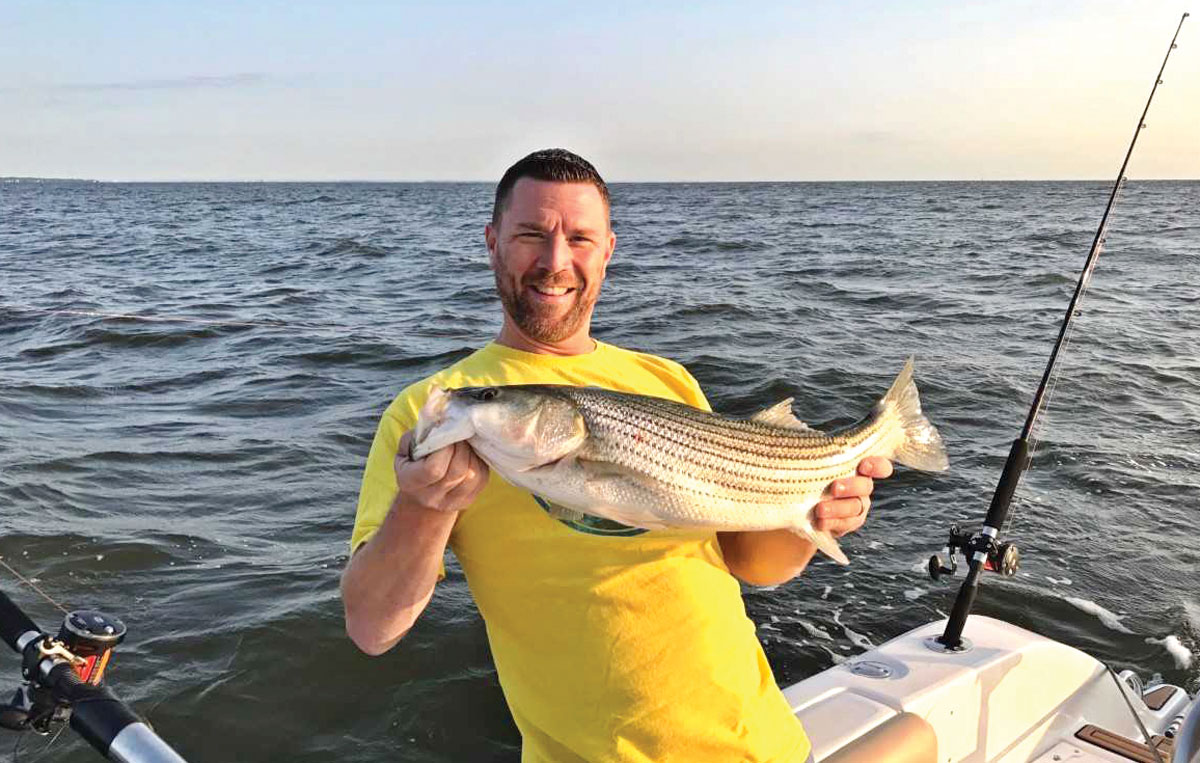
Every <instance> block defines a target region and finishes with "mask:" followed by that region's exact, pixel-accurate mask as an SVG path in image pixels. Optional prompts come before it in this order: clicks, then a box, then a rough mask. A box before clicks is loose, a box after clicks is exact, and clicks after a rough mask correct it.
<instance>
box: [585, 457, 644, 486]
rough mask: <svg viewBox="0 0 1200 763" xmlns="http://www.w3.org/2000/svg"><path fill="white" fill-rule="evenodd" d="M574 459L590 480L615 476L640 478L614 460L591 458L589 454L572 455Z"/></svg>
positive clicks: (613, 477)
mask: <svg viewBox="0 0 1200 763" xmlns="http://www.w3.org/2000/svg"><path fill="white" fill-rule="evenodd" d="M572 461H573V464H574V465H575V466H577V467H578V468H579V469H581V470H582V471H583V473H584V474H585V475H587V479H588V480H589V481H591V480H603V479H615V478H621V479H628V480H634V481H637V480H638V479H639V475H638V474H637V473H636V472H632V471H630V470H629V469H626V468H625V467H623V466H619V465H617V464H614V463H613V462H612V461H603V460H597V459H591V458H588V457H587V456H578V455H577V456H572Z"/></svg>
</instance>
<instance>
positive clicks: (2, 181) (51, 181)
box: [0, 176, 1200, 185]
mask: <svg viewBox="0 0 1200 763" xmlns="http://www.w3.org/2000/svg"><path fill="white" fill-rule="evenodd" d="M1128 182H1130V183H1196V182H1200V178H1140V179H1138V178H1131V179H1129V181H1128ZM495 183H496V181H495V180H95V179H89V178H42V177H11V176H0V185H481V184H488V185H495ZM832 183H846V184H850V183H862V184H869V183H1110V184H1111V183H1112V178H1047V179H1037V180H1030V179H1014V178H1007V179H996V180H992V179H978V178H977V179H963V178H955V179H912V180H612V181H609V185H755V184H757V185H769V184H774V185H804V184H810V185H816V184H832Z"/></svg>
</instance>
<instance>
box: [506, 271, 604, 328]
mask: <svg viewBox="0 0 1200 763" xmlns="http://www.w3.org/2000/svg"><path fill="white" fill-rule="evenodd" d="M495 276H496V291H497V292H499V294H500V303H501V304H502V305H504V312H506V313H508V317H510V318H512V320H513V322H514V323H516V324H517V327H518V328H520V329H521V331H522V332H523V333H524V334H525V336H527V337H529V338H530V339H533V340H535V341H538V342H545V343H547V344H550V343H553V342H561V341H562V340H564V339H566V338H567V337H569V336H571V335H573V334H574V333H575V332H576V331H578V330H579V328H580V327H581V326H582V325H583V324H584V322H585V321H586V320H587V319H588V316H589V314H590V313H591V309H592V306H593V305H595V304H596V298H597V297H598V296H599V289H597V290H595V291H592V290H591V289H590V288H588V286H587V285H586V284H583V283H580V282H579V281H578V280H576V279H574V278H571V277H570V276H558V277H555V276H554V275H551V274H548V273H540V274H534V275H531V276H527V277H525V278H524V279H522V281H521V283H519V284H514V283H512V282H511V280H510V279H508V278H506V277H505V276H504V275H503V274H502V273H501V272H500V270H498V269H497V270H496V271H495ZM529 286H540V287H542V288H554V287H568V288H572V287H573V288H574V289H575V290H574V291H572V292H571V295H572V296H574V298H575V301H574V302H573V303H572V304H571V306H570V308H568V309H567V312H566V313H563V314H560V313H559V311H558V308H556V307H553V306H551V305H543V304H539V303H537V302H535V301H534V300H533V299H532V298H531V297H530V296H529V293H528V291H526V287H529Z"/></svg>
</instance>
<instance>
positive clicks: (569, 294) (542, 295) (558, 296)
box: [526, 284, 576, 304]
mask: <svg viewBox="0 0 1200 763" xmlns="http://www.w3.org/2000/svg"><path fill="white" fill-rule="evenodd" d="M526 288H527V289H528V290H529V292H530V293H531V296H532V297H533V299H534V300H536V301H538V302H542V303H550V304H555V303H558V302H566V301H568V300H570V299H573V298H574V296H575V292H576V288H575V287H574V286H543V285H540V284H529V285H528V286H527V287H526Z"/></svg>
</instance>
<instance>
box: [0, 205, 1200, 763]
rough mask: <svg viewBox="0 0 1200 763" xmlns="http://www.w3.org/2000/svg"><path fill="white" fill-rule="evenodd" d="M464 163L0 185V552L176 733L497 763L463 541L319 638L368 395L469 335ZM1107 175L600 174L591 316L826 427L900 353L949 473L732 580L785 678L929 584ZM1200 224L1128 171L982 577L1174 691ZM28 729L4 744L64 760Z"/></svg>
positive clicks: (965, 510) (732, 408)
mask: <svg viewBox="0 0 1200 763" xmlns="http://www.w3.org/2000/svg"><path fill="white" fill-rule="evenodd" d="M491 192H492V189H491V187H490V186H488V185H482V184H479V185H474V184H452V185H438V184H431V185H424V184H399V185H361V184H327V185H307V184H245V185H237V184H164V185H120V184H99V185H89V186H24V185H22V186H17V185H8V186H0V518H2V524H0V556H3V558H4V559H5V560H6V561H8V562H9V563H11V564H13V565H14V566H15V567H17V568H18V569H19V570H21V571H22V572H23V573H24V574H25V575H27V576H29V577H31V578H34V579H36V581H37V583H38V584H39V585H40V586H41V587H42V588H44V589H45V590H46V591H47V592H48V593H50V595H51V596H53V597H55V598H56V599H58V600H60V601H62V602H64V603H65V604H67V605H69V606H74V607H81V606H96V607H101V608H104V609H106V610H108V611H111V612H112V613H114V614H117V615H119V616H121V617H123V618H124V619H125V621H126V622H127V623H128V625H129V627H130V637H129V639H128V641H127V643H126V644H125V645H124V646H123V647H122V649H121V651H120V653H119V656H118V658H117V659H116V661H115V664H114V666H113V669H112V672H111V680H112V683H113V685H114V687H115V688H116V689H117V690H118V691H119V692H121V693H122V694H123V695H124V696H125V697H127V698H129V699H130V700H132V701H133V702H134V704H135V705H136V706H137V708H138V709H139V710H140V711H141V712H143V713H144V714H147V715H149V717H150V719H151V721H152V722H153V723H154V725H155V726H156V727H157V729H158V730H159V731H160V732H161V733H162V735H163V736H164V737H166V738H168V739H169V740H171V741H172V742H173V743H174V744H175V745H176V746H177V747H178V749H179V750H180V751H181V752H182V753H183V754H184V755H185V756H188V757H190V758H192V759H193V760H196V761H201V760H226V759H230V758H231V756H232V757H236V758H237V759H238V760H241V761H278V760H291V761H327V760H331V759H335V758H336V759H338V760H343V761H395V760H404V761H464V760H472V761H475V760H481V761H482V760H497V761H514V760H516V759H517V754H518V753H517V751H518V748H519V738H518V735H517V733H516V731H515V729H514V727H513V725H512V723H511V721H510V720H509V717H508V714H507V710H506V708H505V705H504V701H503V697H502V695H501V694H500V691H499V688H498V685H497V681H496V676H495V672H494V670H493V668H492V665H491V660H490V656H489V654H488V648H487V641H486V637H485V634H484V628H483V624H482V622H481V621H480V619H479V616H478V614H477V612H476V611H475V609H474V606H473V605H472V603H471V599H470V595H469V593H468V591H467V587H466V584H465V582H464V580H463V579H462V576H461V573H460V572H458V570H457V568H456V567H454V566H453V565H451V570H450V577H449V579H448V580H447V581H446V582H445V583H444V584H442V585H441V586H440V587H439V589H438V592H437V595H436V597H435V598H434V600H433V603H432V604H431V605H430V608H429V610H428V611H427V612H426V614H425V615H424V617H423V618H422V620H421V622H420V623H419V624H418V626H417V628H416V629H415V630H414V631H413V633H412V634H410V635H409V636H408V637H407V638H406V639H405V640H404V642H403V643H402V644H401V646H400V647H398V648H397V649H395V650H393V651H392V652H391V653H389V654H387V655H386V656H384V657H382V658H377V659H371V658H368V657H365V656H363V655H360V654H358V653H357V652H356V650H355V649H354V647H353V646H352V645H351V644H350V642H349V641H348V640H347V639H346V637H345V636H344V634H343V626H342V616H341V606H340V601H339V598H338V591H337V583H338V575H339V573H340V570H341V568H342V566H343V565H344V563H345V561H346V553H347V540H348V538H349V534H350V528H351V524H352V521H353V513H354V503H355V497H356V494H357V490H358V480H359V475H360V471H361V468H362V465H363V461H364V458H365V456H366V453H367V449H368V446H369V444H370V440H371V437H372V434H373V432H374V428H375V424H376V422H377V420H378V417H379V415H380V413H381V412H382V410H383V408H384V406H385V405H386V404H387V402H388V401H389V400H390V399H391V397H392V396H393V395H394V394H395V393H396V392H397V391H399V390H400V389H401V388H402V387H403V386H405V385H406V384H407V383H409V382H411V381H414V380H416V379H417V378H419V377H422V376H424V375H426V374H429V373H432V372H433V371H435V370H437V369H438V368H440V367H442V366H444V365H446V364H448V363H450V362H452V361H454V360H455V359H457V358H459V357H462V356H463V355H465V354H466V353H468V352H470V351H471V350H472V349H473V348H476V347H478V346H480V345H482V344H483V343H485V342H487V341H488V340H489V339H490V338H491V337H492V336H493V335H494V334H495V332H496V330H497V328H498V326H499V315H500V308H499V303H498V302H497V300H496V299H495V297H494V295H493V286H492V280H491V274H490V272H489V270H488V268H487V258H486V252H485V249H484V246H483V225H484V223H485V222H486V218H487V216H488V214H489V212H490V205H491ZM1107 192H1108V188H1107V185H1106V184H1103V183H1087V182H1070V183H836V184H819V183H818V184H701V185H674V184H671V185H656V184H636V185H617V186H615V187H614V188H613V199H614V219H615V227H616V230H617V234H618V237H619V242H618V246H617V254H616V256H615V258H614V260H613V264H612V266H611V268H610V270H609V277H608V282H607V283H606V285H605V289H604V293H603V295H602V297H601V301H600V304H599V307H598V311H597V317H596V324H595V333H596V335H597V336H598V337H600V338H602V339H604V340H607V341H609V342H613V343H615V344H618V345H622V346H626V347H630V348H635V349H639V350H646V351H650V352H655V353H658V354H661V355H665V356H668V357H671V358H674V359H676V360H679V361H681V362H683V363H684V364H685V365H687V367H688V368H689V369H691V371H692V372H693V374H694V375H695V376H696V377H697V378H698V379H699V380H700V382H701V384H702V385H703V386H704V388H705V390H706V391H707V393H708V395H709V397H710V399H711V400H712V402H713V404H714V406H715V407H716V408H717V409H718V410H723V411H728V412H732V413H738V414H747V413H750V412H752V411H754V410H757V409H759V408H762V407H764V406H766V405H768V404H771V403H774V402H777V401H778V400H780V399H782V398H784V397H787V396H795V398H796V400H797V403H796V410H797V413H798V415H799V416H800V417H801V418H803V419H805V420H807V421H809V422H812V423H814V424H817V425H827V424H840V423H846V422H848V421H850V420H852V419H854V418H857V417H858V416H859V415H860V414H862V413H863V412H864V410H865V409H866V408H867V407H868V406H869V405H870V404H871V402H872V401H873V400H874V399H875V397H877V396H878V395H879V394H880V393H882V391H883V390H884V389H886V387H887V385H888V383H889V382H890V380H891V378H892V376H893V375H894V374H895V373H896V372H897V371H898V370H899V368H900V366H901V364H902V363H903V361H904V358H905V357H907V356H908V355H910V354H912V355H915V356H916V358H917V377H918V383H919V385H920V387H921V390H922V395H923V398H924V402H925V407H926V409H927V410H928V411H929V414H930V416H931V418H933V419H934V421H935V422H936V423H937V424H938V425H939V427H940V428H941V430H942V433H943V434H944V436H945V439H946V442H947V444H948V446H949V450H950V454H951V460H952V468H951V470H950V471H949V472H948V473H946V474H945V475H940V476H935V477H929V476H925V475H916V474H912V473H902V474H899V475H898V476H897V477H895V478H894V479H892V480H889V481H888V482H887V483H884V484H881V485H880V486H879V488H878V492H877V497H876V504H875V506H876V508H875V509H874V511H873V512H872V518H871V521H870V522H869V523H868V525H867V527H866V528H864V531H863V532H861V533H860V534H859V535H857V536H855V537H853V538H851V539H849V540H848V541H846V542H845V543H844V546H845V547H846V548H847V551H848V553H849V554H850V556H851V559H852V560H853V563H852V564H851V566H850V567H848V568H845V569H842V568H838V567H836V566H835V565H833V564H831V563H829V562H825V561H821V562H818V563H815V564H814V565H813V567H812V568H811V569H810V570H809V571H808V572H807V573H806V574H805V575H804V576H803V577H802V578H801V579H799V580H796V581H793V582H792V583H789V584H787V585H784V586H780V587H778V588H776V589H774V590H754V591H748V592H747V596H746V601H747V606H748V609H749V612H750V615H751V617H752V618H753V619H754V620H755V621H756V622H757V623H759V624H760V634H761V636H762V638H763V640H764V642H765V644H766V648H767V653H768V655H769V657H770V659H771V663H772V665H773V666H774V669H775V671H776V676H777V677H778V679H779V681H780V682H781V683H784V684H786V683H790V682H794V681H796V680H799V679H801V678H803V677H805V676H807V675H810V674H812V673H813V672H815V671H818V670H821V669H823V668H827V667H829V666H830V665H832V664H834V662H836V661H838V660H840V659H843V658H845V657H846V656H849V655H852V654H854V653H856V652H859V651H861V650H862V648H863V645H864V644H865V641H864V640H863V638H861V637H865V638H866V639H869V640H870V641H871V642H872V643H875V644H879V643H881V642H882V641H884V640H886V639H888V638H890V637H892V636H895V635H897V634H899V633H902V632H903V631H905V630H907V629H909V628H912V627H914V626H917V625H919V624H921V623H923V622H926V621H928V620H929V619H931V618H936V617H940V616H941V614H942V613H944V612H946V611H948V609H949V606H950V601H951V597H952V592H953V590H954V589H953V587H951V586H947V585H940V586H934V585H933V584H931V583H930V582H929V581H928V580H927V578H926V576H925V574H924V572H923V571H922V568H923V565H924V561H925V559H926V558H927V556H928V555H929V554H930V553H931V552H933V551H935V550H937V549H938V547H939V546H941V545H942V543H943V542H944V538H945V533H946V530H947V528H948V527H949V525H950V524H951V523H953V522H956V521H962V522H968V523H970V524H971V525H972V526H975V525H976V524H977V522H978V520H979V518H981V516H982V514H983V512H984V510H985V509H986V506H987V503H988V500H989V497H990V494H991V489H992V487H993V485H994V482H995V480H996V477H997V474H998V472H999V470H1000V467H1001V465H1002V462H1003V459H1004V456H1005V455H1006V453H1007V450H1008V443H1009V441H1010V440H1011V439H1012V438H1013V437H1015V436H1016V434H1017V433H1018V431H1019V430H1020V427H1021V424H1022V423H1023V422H1024V417H1025V412H1026V408H1027V406H1028V404H1029V401H1030V399H1031V397H1032V394H1033V391H1034V388H1035V387H1036V383H1037V380H1038V377H1039V376H1040V374H1041V372H1042V369H1043V366H1044V363H1045V360H1046V357H1047V355H1048V353H1049V350H1050V346H1051V343H1052V341H1053V339H1054V336H1055V335H1056V332H1057V327H1058V322H1059V320H1060V319H1061V317H1062V314H1063V311H1064V309H1065V307H1066V304H1067V301H1068V299H1069V297H1070V294H1071V291H1072V289H1073V288H1074V284H1075V279H1076V274H1077V271H1078V269H1079V267H1080V266H1081V265H1082V263H1083V260H1084V258H1085V256H1086V253H1087V250H1088V246H1089V245H1090V244H1091V241H1092V236H1093V234H1094V231H1095V226H1096V224H1097V222H1098V220H1099V216H1100V213H1101V211H1102V209H1103V206H1104V203H1105V201H1106V197H1107ZM1198 255H1200V183H1194V182H1192V183H1183V182H1154V183H1134V184H1131V185H1130V186H1129V187H1128V188H1127V189H1126V191H1125V194H1124V198H1123V200H1122V202H1121V205H1120V206H1119V207H1118V211H1117V215H1116V217H1115V219H1114V221H1113V228H1112V231H1111V234H1110V236H1109V241H1108V246H1107V250H1106V252H1105V255H1104V256H1103V257H1102V258H1101V260H1100V265H1099V267H1098V269H1097V271H1096V275H1095V278H1094V281H1093V286H1092V289H1091V291H1090V292H1089V294H1088V299H1087V300H1086V301H1085V303H1084V309H1083V311H1082V314H1081V316H1080V318H1079V320H1078V321H1077V329H1076V331H1075V337H1074V340H1073V342H1072V344H1071V346H1070V348H1069V350H1068V352H1067V353H1066V355H1065V361H1064V364H1063V371H1062V375H1061V380H1060V383H1059V384H1058V387H1057V392H1056V396H1055V397H1054V400H1053V402H1052V404H1051V406H1050V409H1049V415H1048V418H1047V423H1046V426H1045V428H1044V429H1043V431H1042V441H1041V447H1040V450H1039V451H1038V456H1037V458H1036V466H1035V469H1034V471H1033V472H1032V473H1031V474H1030V476H1029V477H1028V479H1027V480H1026V482H1025V484H1024V485H1023V487H1022V489H1021V491H1020V493H1019V497H1018V505H1017V509H1016V512H1017V513H1016V517H1015V519H1014V520H1013V522H1012V523H1011V527H1010V533H1011V538H1012V539H1013V540H1016V541H1017V542H1019V543H1020V544H1021V547H1022V550H1023V552H1024V567H1023V569H1022V571H1021V573H1020V574H1019V575H1018V576H1017V577H1016V578H1014V579H1013V580H1012V581H1008V582H1001V581H993V582H991V583H990V584H989V585H988V587H987V588H986V589H985V594H984V597H983V599H982V602H981V605H980V609H981V610H982V611H983V612H986V613H988V614H991V615H995V616H998V617H1002V618H1005V619H1008V620H1011V621H1013V622H1016V623H1018V624H1020V625H1022V626H1025V627H1028V628H1031V629H1033V630H1036V631H1038V632H1040V633H1044V634H1047V635H1049V636H1052V637H1054V638H1057V639H1061V640H1064V641H1066V642H1068V643H1070V644H1073V645H1075V646H1078V647H1080V648H1082V649H1085V650H1087V651H1089V652H1090V653H1092V654H1094V655H1096V656H1097V657H1100V658H1102V659H1105V660H1109V661H1111V662H1113V663H1114V664H1115V665H1117V666H1120V667H1132V668H1134V669H1136V670H1138V671H1140V672H1142V673H1143V674H1144V675H1145V676H1147V677H1149V676H1151V675H1155V674H1157V675H1159V676H1161V677H1162V678H1163V679H1166V680H1169V681H1172V682H1176V683H1182V684H1185V685H1188V686H1189V687H1191V688H1192V689H1195V688H1196V681H1197V672H1196V670H1197V669H1196V667H1194V666H1193V667H1191V668H1186V667H1184V666H1183V662H1182V661H1180V660H1178V659H1177V658H1176V657H1173V656H1172V654H1171V653H1169V652H1168V650H1166V649H1165V648H1164V647H1163V646H1162V645H1161V644H1159V643H1155V642H1153V641H1147V639H1162V638H1164V637H1166V636H1168V635H1175V636H1176V637H1177V638H1178V639H1179V640H1180V642H1181V643H1182V645H1183V646H1184V647H1186V648H1188V649H1192V650H1196V649H1197V646H1198V644H1197V641H1198V635H1197V628H1198V627H1200V593H1198V592H1197V591H1198V590H1200V585H1198V584H1200V567H1198V564H1200V553H1197V549H1196V546H1197V541H1196V533H1195V527H1196V523H1197V517H1198V516H1200V502H1198V500H1197V498H1198V497H1200V471H1198V470H1200V356H1198V352H1200V350H1198V347H1200V328H1198V327H1200V256H1198ZM0 587H2V588H3V590H5V591H6V592H9V593H10V594H11V595H12V596H13V597H14V598H15V599H16V600H17V601H18V602H19V603H21V604H22V605H23V606H25V607H27V608H28V609H29V611H30V612H31V613H32V614H34V615H35V616H36V617H37V618H38V619H39V620H40V621H41V622H42V623H43V624H44V625H45V626H46V627H50V626H51V625H56V622H57V620H58V618H59V617H61V615H59V614H58V613H57V611H56V610H55V609H54V608H53V607H52V606H50V605H49V604H47V603H46V602H44V601H43V600H42V599H40V598H39V597H38V596H36V595H35V594H34V593H33V592H32V591H30V590H29V589H28V588H27V587H24V586H20V585H18V584H17V582H16V581H15V580H14V579H12V578H11V577H10V576H9V575H8V574H7V573H5V572H3V571H0ZM1097 607H1102V608H1103V609H1104V610H1107V612H1101V610H1099V609H1097ZM1097 613H1101V614H1104V615H1105V619H1106V620H1107V621H1108V622H1107V624H1106V623H1105V622H1102V620H1101V618H1100V617H1099V616H1098V615H1097ZM1109 613H1111V614H1112V615H1115V616H1116V617H1117V618H1119V620H1112V619H1111V618H1109V617H1108V616H1107V615H1108V614H1109ZM0 675H2V676H3V678H0V688H4V686H7V685H10V684H15V682H16V677H17V661H16V658H15V656H7V657H5V656H0ZM0 734H6V732H0ZM11 739H14V737H12V736H7V735H6V736H0V744H5V743H6V742H7V741H8V740H11ZM42 744H44V743H43V742H42V741H40V740H36V739H34V740H28V741H27V742H26V743H25V746H24V751H23V752H22V755H23V756H26V757H27V758H28V759H45V760H68V759H70V760H77V759H84V756H85V753H83V752H82V751H80V750H79V749H78V743H76V742H73V741H67V740H65V739H64V740H60V741H59V742H57V743H56V744H55V745H54V746H53V747H52V748H50V749H49V751H43V752H39V748H40V747H41V745H42Z"/></svg>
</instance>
